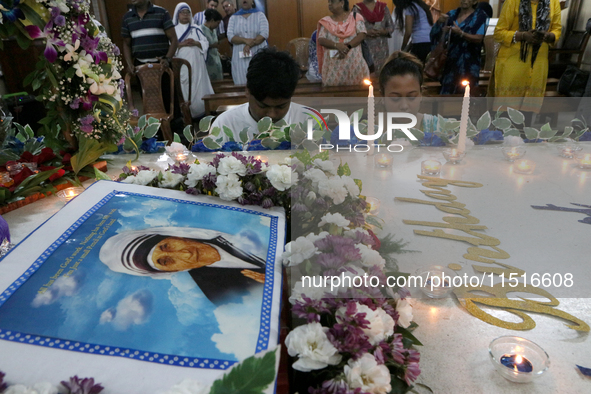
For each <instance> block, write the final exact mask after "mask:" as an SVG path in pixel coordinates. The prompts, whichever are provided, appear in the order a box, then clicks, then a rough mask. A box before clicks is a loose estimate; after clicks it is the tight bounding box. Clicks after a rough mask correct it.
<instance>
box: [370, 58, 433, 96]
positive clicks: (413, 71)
mask: <svg viewBox="0 0 591 394" xmlns="http://www.w3.org/2000/svg"><path fill="white" fill-rule="evenodd" d="M398 75H412V76H413V77H415V78H416V79H417V80H418V81H419V85H420V86H423V63H422V62H421V61H420V60H419V58H418V57H416V56H415V55H413V54H410V53H408V52H402V51H395V52H392V54H391V55H390V57H389V58H388V60H386V63H384V65H383V66H382V69H381V70H380V77H379V80H378V82H379V84H380V92H381V93H382V95H383V94H385V90H386V84H387V83H388V81H389V80H390V78H392V77H395V76H398Z"/></svg>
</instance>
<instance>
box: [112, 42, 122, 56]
mask: <svg viewBox="0 0 591 394" xmlns="http://www.w3.org/2000/svg"><path fill="white" fill-rule="evenodd" d="M113 55H115V56H119V55H121V50H120V49H119V47H118V46H117V45H113Z"/></svg>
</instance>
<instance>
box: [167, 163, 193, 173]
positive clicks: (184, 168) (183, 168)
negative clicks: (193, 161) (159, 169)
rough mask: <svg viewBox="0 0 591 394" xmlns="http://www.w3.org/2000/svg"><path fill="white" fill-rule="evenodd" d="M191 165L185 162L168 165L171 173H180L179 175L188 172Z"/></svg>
mask: <svg viewBox="0 0 591 394" xmlns="http://www.w3.org/2000/svg"><path fill="white" fill-rule="evenodd" d="M190 168H191V167H190V166H189V165H188V164H187V163H179V164H178V165H176V164H175V165H173V166H171V167H170V171H171V172H172V173H173V174H181V175H187V174H188V173H189V169H190Z"/></svg>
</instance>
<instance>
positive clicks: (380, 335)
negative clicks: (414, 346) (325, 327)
mask: <svg viewBox="0 0 591 394" xmlns="http://www.w3.org/2000/svg"><path fill="white" fill-rule="evenodd" d="M355 304H356V306H357V312H356V314H357V315H358V314H360V313H365V320H367V321H369V327H368V328H364V329H363V333H364V334H365V335H367V339H368V340H369V343H371V344H372V345H374V346H375V345H377V344H378V343H380V342H382V341H384V340H386V339H388V338H390V337H391V336H392V335H393V334H394V325H395V322H394V319H392V317H391V316H390V315H388V314H387V313H386V312H385V311H384V310H383V309H382V308H377V309H376V310H375V311H374V310H372V309H371V308H369V307H368V306H367V305H363V304H360V303H358V302H356V303H355ZM346 312H347V307H346V306H342V307H340V308H339V309H338V310H337V313H336V315H337V316H340V317H341V318H342V317H344V316H345V314H346Z"/></svg>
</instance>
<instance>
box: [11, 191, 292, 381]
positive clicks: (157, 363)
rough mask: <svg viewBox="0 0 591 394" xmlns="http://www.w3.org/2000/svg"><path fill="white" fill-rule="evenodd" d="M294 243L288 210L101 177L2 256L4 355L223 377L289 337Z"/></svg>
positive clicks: (143, 374)
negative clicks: (285, 262)
mask: <svg viewBox="0 0 591 394" xmlns="http://www.w3.org/2000/svg"><path fill="white" fill-rule="evenodd" d="M284 242H285V215H284V212H283V210H282V209H276V210H266V209H261V208H258V207H249V206H240V205H238V204H233V203H224V202H222V201H221V200H219V199H216V198H212V197H207V196H201V197H200V196H191V195H187V194H184V193H181V192H178V191H173V190H164V189H156V188H149V187H142V186H135V185H127V184H119V183H115V182H109V181H100V182H97V183H95V184H93V185H92V186H91V187H89V188H88V189H87V190H86V191H85V192H84V193H82V194H81V195H80V196H78V197H77V198H75V199H74V200H72V201H71V202H70V203H69V204H67V205H66V206H65V207H64V208H63V209H61V210H60V211H59V212H58V213H57V214H56V215H54V216H53V217H52V218H51V219H49V220H48V221H47V222H46V223H44V224H43V225H42V226H41V227H39V228H38V229H37V230H36V231H34V232H33V233H32V234H31V235H29V237H28V238H26V239H25V240H24V241H23V242H21V243H20V244H19V245H18V246H17V247H16V248H15V249H13V250H12V251H11V252H10V253H9V254H8V255H7V256H6V257H5V259H4V260H3V261H2V262H0V269H2V270H3V274H2V275H1V278H0V291H2V290H4V289H6V290H4V291H3V292H2V293H0V353H1V354H3V357H4V355H6V354H10V357H11V358H12V359H13V361H15V362H17V363H18V361H17V360H20V359H22V360H23V362H25V361H24V360H25V358H23V357H33V358H38V356H35V354H38V353H41V354H46V353H47V354H52V360H54V361H52V362H55V360H58V359H59V360H62V362H63V365H67V364H68V362H73V363H74V364H75V365H77V366H80V363H79V362H75V361H71V360H80V358H81V357H82V359H84V362H85V363H86V362H87V363H89V365H93V366H96V367H99V366H100V365H104V366H106V368H107V369H108V370H112V369H113V366H114V365H121V367H119V368H115V369H119V371H117V373H119V374H121V371H122V370H124V369H125V370H126V371H135V370H138V371H141V373H139V372H138V378H139V379H146V376H147V375H146V371H150V370H151V369H152V368H157V367H160V368H162V367H163V365H164V366H166V367H167V369H166V372H167V373H166V374H167V376H168V375H169V374H170V373H172V375H178V376H179V377H181V376H183V377H184V376H186V374H187V371H188V370H194V371H195V372H194V374H196V375H197V376H199V377H200V378H201V379H202V380H205V381H207V380H213V379H214V378H215V376H219V374H220V373H223V370H226V369H228V368H229V367H231V366H232V365H233V364H235V363H236V362H237V361H240V360H242V359H244V358H247V357H249V356H251V355H254V354H255V353H258V352H262V351H265V350H268V349H271V348H274V347H275V346H276V345H277V342H278V337H279V334H278V332H279V331H278V323H279V304H280V298H281V280H282V279H281V266H280V260H279V257H280V255H281V253H282V251H283V245H284ZM16 349H18V350H16ZM52 352H54V353H52ZM23 355H26V356H23ZM105 360H107V361H105ZM117 363H119V364H117ZM121 363H123V364H121ZM129 363H132V364H129ZM41 364H43V363H42V362H41ZM130 365H131V366H130ZM8 368H9V367H8ZM44 368H47V365H46V364H44ZM0 369H2V370H3V371H4V372H6V370H5V369H3V365H2V364H1V363H0ZM174 371H184V372H174ZM75 372H76V373H77V374H78V375H80V374H81V371H78V370H76V371H75ZM127 373H128V372H126V374H127ZM130 373H132V374H133V372H130ZM154 373H156V372H154ZM89 375H90V373H89ZM59 376H62V375H61V374H60V375H59ZM93 376H96V371H95V372H94V375H93ZM157 376H158V379H162V376H161V375H157ZM204 376H205V378H203V377H204ZM209 376H211V379H210V378H209ZM148 379H149V378H148ZM170 383H171V384H174V383H177V382H175V381H172V382H170ZM150 387H154V386H150ZM165 387H166V385H165ZM168 387H170V385H169V386H168ZM124 391H125V392H133V391H135V390H131V391H130V390H124ZM148 391H149V392H153V390H148ZM148 391H145V392H148ZM122 392H123V391H122Z"/></svg>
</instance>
